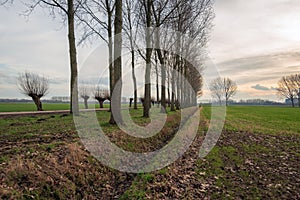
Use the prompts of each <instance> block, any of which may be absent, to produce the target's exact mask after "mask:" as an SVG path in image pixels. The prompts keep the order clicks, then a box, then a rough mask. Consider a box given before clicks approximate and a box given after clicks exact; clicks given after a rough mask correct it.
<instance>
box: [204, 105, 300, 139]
mask: <svg viewBox="0 0 300 200" xmlns="http://www.w3.org/2000/svg"><path fill="white" fill-rule="evenodd" d="M210 108H211V107H205V109H204V111H203V114H204V117H206V118H208V119H209V117H210ZM299 119H300V108H290V107H275V106H274V107H273V106H229V107H227V114H226V123H225V129H226V130H233V131H248V132H251V133H268V134H294V133H300V123H299Z"/></svg>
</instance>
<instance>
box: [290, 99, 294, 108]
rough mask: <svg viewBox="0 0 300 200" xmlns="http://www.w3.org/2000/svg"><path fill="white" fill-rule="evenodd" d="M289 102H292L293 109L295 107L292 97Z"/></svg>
mask: <svg viewBox="0 0 300 200" xmlns="http://www.w3.org/2000/svg"><path fill="white" fill-rule="evenodd" d="M291 102H292V107H293V108H294V107H295V102H294V98H293V97H292V98H291Z"/></svg>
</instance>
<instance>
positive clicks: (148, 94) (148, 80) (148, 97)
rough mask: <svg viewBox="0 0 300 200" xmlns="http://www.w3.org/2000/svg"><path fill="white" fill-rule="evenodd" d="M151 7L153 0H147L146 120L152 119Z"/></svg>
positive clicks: (144, 112) (144, 111)
mask: <svg viewBox="0 0 300 200" xmlns="http://www.w3.org/2000/svg"><path fill="white" fill-rule="evenodd" d="M151 7H152V0H147V7H146V25H147V27H146V71H145V94H144V95H145V97H144V110H143V116H144V117H146V118H149V117H150V112H149V111H150V104H151V56H152V47H151V34H150V30H149V29H150V27H151V25H152V24H151Z"/></svg>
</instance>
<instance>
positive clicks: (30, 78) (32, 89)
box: [18, 72, 49, 111]
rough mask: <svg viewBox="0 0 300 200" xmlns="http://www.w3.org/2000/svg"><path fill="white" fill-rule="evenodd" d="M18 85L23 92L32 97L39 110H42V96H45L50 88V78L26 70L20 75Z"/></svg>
mask: <svg viewBox="0 0 300 200" xmlns="http://www.w3.org/2000/svg"><path fill="white" fill-rule="evenodd" d="M18 86H19V89H20V91H21V92H22V93H23V94H25V95H27V96H29V97H31V98H32V100H33V101H34V103H35V105H36V107H37V110H38V111H42V110H43V108H42V102H41V98H42V97H43V96H45V95H46V94H47V92H48V90H49V80H48V79H47V78H45V77H43V76H39V75H37V74H35V73H30V72H25V73H24V74H20V75H19V77H18Z"/></svg>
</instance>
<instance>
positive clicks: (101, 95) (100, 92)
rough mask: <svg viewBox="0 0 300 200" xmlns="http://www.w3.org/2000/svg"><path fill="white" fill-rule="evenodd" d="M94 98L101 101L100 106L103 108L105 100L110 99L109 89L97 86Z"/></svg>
mask: <svg viewBox="0 0 300 200" xmlns="http://www.w3.org/2000/svg"><path fill="white" fill-rule="evenodd" d="M94 98H95V99H96V100H97V101H98V102H99V105H100V108H103V103H104V101H105V100H110V95H109V91H108V90H104V89H101V88H100V87H97V88H96V90H95V92H94Z"/></svg>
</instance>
